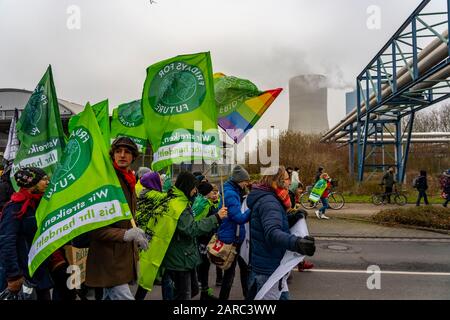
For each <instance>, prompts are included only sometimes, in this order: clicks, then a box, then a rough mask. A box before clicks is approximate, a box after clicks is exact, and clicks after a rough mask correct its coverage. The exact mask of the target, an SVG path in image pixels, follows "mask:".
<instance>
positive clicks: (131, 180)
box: [113, 161, 136, 192]
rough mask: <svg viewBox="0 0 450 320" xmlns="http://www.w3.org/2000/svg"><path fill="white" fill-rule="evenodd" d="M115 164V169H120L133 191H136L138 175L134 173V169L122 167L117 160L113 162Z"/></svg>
mask: <svg viewBox="0 0 450 320" xmlns="http://www.w3.org/2000/svg"><path fill="white" fill-rule="evenodd" d="M113 165H114V169H116V170H117V171H119V172H120V173H121V174H122V176H123V177H124V178H125V181H126V182H127V184H128V186H129V187H130V189H131V191H132V192H134V189H135V187H136V176H135V175H134V173H133V171H131V170H127V169H122V168H120V167H119V165H118V164H117V163H116V162H115V161H114V162H113Z"/></svg>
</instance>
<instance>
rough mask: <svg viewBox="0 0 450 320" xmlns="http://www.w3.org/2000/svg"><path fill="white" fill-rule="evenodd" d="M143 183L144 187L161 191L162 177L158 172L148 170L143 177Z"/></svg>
mask: <svg viewBox="0 0 450 320" xmlns="http://www.w3.org/2000/svg"><path fill="white" fill-rule="evenodd" d="M140 181H141V184H142V186H143V187H144V188H147V189H150V190H156V191H159V192H161V191H162V185H161V178H160V177H159V174H158V172H148V173H146V174H144V175H143V176H142V177H141V180H140Z"/></svg>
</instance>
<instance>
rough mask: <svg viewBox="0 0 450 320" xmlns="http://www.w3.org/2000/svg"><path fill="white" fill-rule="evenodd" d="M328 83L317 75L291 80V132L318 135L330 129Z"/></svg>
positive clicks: (323, 77)
mask: <svg viewBox="0 0 450 320" xmlns="http://www.w3.org/2000/svg"><path fill="white" fill-rule="evenodd" d="M326 82H327V79H326V77H325V76H322V75H316V74H312V75H301V76H297V77H294V78H292V79H290V80H289V130H292V131H300V132H303V133H314V134H318V133H321V132H324V131H327V130H328V129H329V128H328V111H327V86H326Z"/></svg>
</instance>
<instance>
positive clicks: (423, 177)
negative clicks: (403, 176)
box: [414, 170, 429, 207]
mask: <svg viewBox="0 0 450 320" xmlns="http://www.w3.org/2000/svg"><path fill="white" fill-rule="evenodd" d="M414 188H416V189H417V191H418V192H419V195H418V196H417V201H416V206H417V207H418V206H420V200H422V198H423V201H424V202H425V204H426V205H428V204H429V203H428V197H427V194H426V191H427V189H428V183H427V172H426V171H425V170H420V174H419V176H418V177H416V178H415V179H414Z"/></svg>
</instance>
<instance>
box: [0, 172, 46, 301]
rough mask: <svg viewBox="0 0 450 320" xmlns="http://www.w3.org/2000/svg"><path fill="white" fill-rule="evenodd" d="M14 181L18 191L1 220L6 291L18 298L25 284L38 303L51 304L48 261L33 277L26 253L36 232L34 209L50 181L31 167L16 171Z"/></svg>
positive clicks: (0, 255)
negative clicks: (30, 288)
mask: <svg viewBox="0 0 450 320" xmlns="http://www.w3.org/2000/svg"><path fill="white" fill-rule="evenodd" d="M14 178H15V180H16V182H17V185H18V186H19V187H20V190H19V191H18V192H16V193H14V194H13V195H12V196H11V201H10V202H9V203H7V204H6V205H5V207H4V209H3V211H2V214H1V218H0V261H1V263H2V266H3V268H4V271H5V275H6V279H7V283H8V284H7V290H8V291H9V292H11V293H13V294H17V293H19V292H20V290H21V288H22V285H23V284H24V283H25V284H26V286H27V287H32V288H34V289H35V290H36V295H37V299H38V300H50V299H51V296H50V289H51V288H52V287H53V281H52V279H51V276H50V272H49V265H48V261H45V262H44V263H42V264H41V265H40V266H39V268H38V269H37V270H36V272H35V273H34V274H33V276H32V277H30V275H29V272H28V253H29V250H30V248H31V245H32V243H33V238H34V235H35V233H36V231H37V222H36V216H35V214H36V209H37V207H38V205H39V202H40V200H41V198H42V196H43V194H44V191H45V189H46V188H47V186H48V183H49V179H48V176H47V174H46V173H45V171H43V170H42V169H40V168H34V167H28V168H22V169H19V170H18V171H17V172H16V173H15V175H14Z"/></svg>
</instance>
